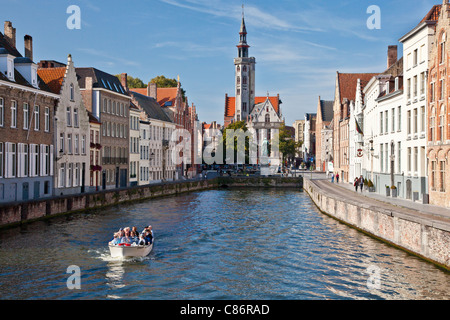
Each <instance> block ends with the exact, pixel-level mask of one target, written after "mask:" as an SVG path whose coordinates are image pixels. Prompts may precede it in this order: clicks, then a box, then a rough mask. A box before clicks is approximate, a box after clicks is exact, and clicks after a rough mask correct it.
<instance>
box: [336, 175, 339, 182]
mask: <svg viewBox="0 0 450 320" xmlns="http://www.w3.org/2000/svg"><path fill="white" fill-rule="evenodd" d="M336 183H339V173H336Z"/></svg>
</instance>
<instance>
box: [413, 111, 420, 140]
mask: <svg viewBox="0 0 450 320" xmlns="http://www.w3.org/2000/svg"><path fill="white" fill-rule="evenodd" d="M413 120H414V123H413V124H414V133H415V134H417V132H418V130H419V124H418V110H417V108H415V109H414V118H413Z"/></svg>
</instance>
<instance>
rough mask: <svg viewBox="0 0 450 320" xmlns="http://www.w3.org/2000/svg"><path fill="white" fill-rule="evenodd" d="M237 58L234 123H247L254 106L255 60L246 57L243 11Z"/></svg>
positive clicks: (235, 60) (245, 30)
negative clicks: (243, 121)
mask: <svg viewBox="0 0 450 320" xmlns="http://www.w3.org/2000/svg"><path fill="white" fill-rule="evenodd" d="M239 39H240V40H239V44H238V45H237V48H238V57H237V58H235V59H234V66H235V72H236V77H235V78H236V106H235V114H234V121H241V120H245V121H247V117H248V116H249V115H250V113H251V111H252V109H253V106H254V105H255V64H256V61H255V58H254V57H251V58H249V57H248V48H250V46H249V45H248V44H247V29H246V27H245V19H244V11H242V23H241V29H240V31H239Z"/></svg>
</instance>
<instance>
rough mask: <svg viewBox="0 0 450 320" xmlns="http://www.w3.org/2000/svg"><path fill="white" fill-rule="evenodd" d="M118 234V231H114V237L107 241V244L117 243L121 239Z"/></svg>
mask: <svg viewBox="0 0 450 320" xmlns="http://www.w3.org/2000/svg"><path fill="white" fill-rule="evenodd" d="M119 236H120V235H119V233H118V232H116V233H114V239H112V240H111V241H110V242H109V244H110V245H114V246H115V245H118V244H119V243H120V241H121V239H120V237H119Z"/></svg>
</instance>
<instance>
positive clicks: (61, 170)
mask: <svg viewBox="0 0 450 320" xmlns="http://www.w3.org/2000/svg"><path fill="white" fill-rule="evenodd" d="M65 186H66V164H65V163H61V167H60V168H59V187H60V188H64V187H65Z"/></svg>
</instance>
